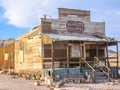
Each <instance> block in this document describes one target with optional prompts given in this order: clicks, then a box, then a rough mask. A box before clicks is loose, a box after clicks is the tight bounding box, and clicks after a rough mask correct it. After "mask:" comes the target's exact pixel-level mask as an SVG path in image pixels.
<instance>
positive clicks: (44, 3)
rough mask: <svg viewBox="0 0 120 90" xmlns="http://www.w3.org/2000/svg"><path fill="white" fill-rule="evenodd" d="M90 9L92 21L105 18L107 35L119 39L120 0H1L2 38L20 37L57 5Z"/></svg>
mask: <svg viewBox="0 0 120 90" xmlns="http://www.w3.org/2000/svg"><path fill="white" fill-rule="evenodd" d="M60 7H63V8H73V9H81V10H90V11H91V21H100V22H103V21H105V23H106V35H107V36H110V37H114V38H115V39H117V40H119V39H120V30H119V29H120V0H0V39H8V38H17V37H19V36H21V35H22V34H23V33H25V32H27V31H29V30H30V29H32V28H33V27H35V26H36V25H38V24H40V18H42V17H43V15H44V14H46V15H48V16H51V17H52V18H57V8H60Z"/></svg>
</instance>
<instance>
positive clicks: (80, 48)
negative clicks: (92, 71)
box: [79, 42, 82, 67]
mask: <svg viewBox="0 0 120 90" xmlns="http://www.w3.org/2000/svg"><path fill="white" fill-rule="evenodd" d="M79 50H80V57H79V67H81V63H82V59H81V57H82V46H81V42H80V43H79Z"/></svg>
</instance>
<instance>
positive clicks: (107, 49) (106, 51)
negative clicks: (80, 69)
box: [106, 42, 110, 67]
mask: <svg viewBox="0 0 120 90" xmlns="http://www.w3.org/2000/svg"><path fill="white" fill-rule="evenodd" d="M106 54H107V64H108V67H109V66H110V64H109V59H108V42H107V43H106Z"/></svg>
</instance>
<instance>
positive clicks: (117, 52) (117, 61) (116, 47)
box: [116, 42, 119, 67]
mask: <svg viewBox="0 0 120 90" xmlns="http://www.w3.org/2000/svg"><path fill="white" fill-rule="evenodd" d="M116 50H117V67H119V64H118V59H119V58H118V42H117V44H116Z"/></svg>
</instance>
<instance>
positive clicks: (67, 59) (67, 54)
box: [67, 43, 70, 68]
mask: <svg viewBox="0 0 120 90" xmlns="http://www.w3.org/2000/svg"><path fill="white" fill-rule="evenodd" d="M69 59H70V58H69V43H68V45H67V68H69Z"/></svg>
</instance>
